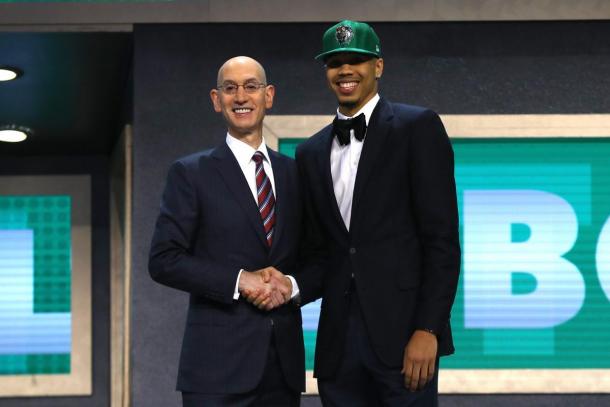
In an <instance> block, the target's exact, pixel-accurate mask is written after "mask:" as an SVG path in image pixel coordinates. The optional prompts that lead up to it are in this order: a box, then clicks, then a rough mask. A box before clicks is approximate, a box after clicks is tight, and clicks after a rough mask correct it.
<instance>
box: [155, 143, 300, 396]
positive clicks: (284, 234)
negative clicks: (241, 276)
mask: <svg viewBox="0 0 610 407" xmlns="http://www.w3.org/2000/svg"><path fill="white" fill-rule="evenodd" d="M268 151H269V156H270V159H271V165H272V167H273V174H274V179H275V188H276V190H275V195H276V206H275V210H276V224H275V232H274V233H275V236H274V240H273V244H272V246H271V248H269V247H268V245H267V242H266V239H265V233H264V230H263V225H262V221H261V218H260V214H259V211H258V206H257V204H256V202H255V201H254V198H253V196H252V192H251V190H250V189H249V187H248V184H247V181H246V178H245V177H244V174H243V172H242V171H241V169H240V167H239V164H238V163H237V160H236V159H235V157H234V155H233V153H232V152H231V150H230V149H229V147H228V146H227V145H226V143H224V142H223V143H222V145H220V146H219V147H217V148H214V149H211V150H207V151H203V152H200V153H196V154H193V155H190V156H187V157H185V158H182V159H179V160H178V161H176V162H175V163H173V165H172V166H171V168H170V170H169V174H168V177H167V184H166V187H165V191H164V193H163V198H162V202H161V211H160V214H159V217H158V219H157V223H156V227H155V231H154V235H153V239H152V245H151V250H150V258H149V271H150V274H151V276H152V278H153V279H154V280H155V281H157V282H159V283H161V284H164V285H167V286H170V287H173V288H177V289H179V290H183V291H186V292H188V293H189V294H190V301H189V308H188V316H187V321H186V328H185V331H184V338H183V343H182V352H181V356H180V366H179V373H178V384H177V388H178V390H181V391H187V392H197V393H223V394H232V393H244V392H247V391H250V390H253V389H254V388H255V387H256V385H257V384H258V383H259V382H260V380H261V378H262V375H263V371H264V367H265V363H266V361H267V351H268V349H269V344H270V338H271V333H272V331H273V333H274V338H275V343H276V347H277V352H278V356H279V359H280V364H281V366H282V370H283V372H284V375H285V377H286V381H287V383H288V385H289V386H290V387H291V388H293V389H294V390H297V391H302V390H304V384H305V377H304V349H303V333H302V329H301V312H300V310H299V309H298V307H295V306H294V305H292V304H291V303H289V304H287V305H284V306H281V307H279V308H277V309H275V310H273V311H271V312H265V311H260V310H258V309H257V308H256V307H254V306H253V305H251V304H249V303H248V302H247V301H246V300H245V299H244V298H243V297H240V298H239V300H234V299H233V294H234V289H235V283H236V281H237V275H238V273H239V270H240V269H242V268H243V269H245V270H249V271H253V270H257V269H260V268H263V267H266V266H275V267H276V268H277V269H278V270H280V271H282V272H284V273H287V274H288V273H292V272H293V271H294V266H295V262H296V256H297V248H298V236H299V233H300V224H301V215H300V214H301V211H300V198H299V189H298V179H297V170H296V166H295V163H294V161H293V160H292V159H290V158H288V157H285V156H281V155H280V154H278V153H276V152H275V151H272V150H268Z"/></svg>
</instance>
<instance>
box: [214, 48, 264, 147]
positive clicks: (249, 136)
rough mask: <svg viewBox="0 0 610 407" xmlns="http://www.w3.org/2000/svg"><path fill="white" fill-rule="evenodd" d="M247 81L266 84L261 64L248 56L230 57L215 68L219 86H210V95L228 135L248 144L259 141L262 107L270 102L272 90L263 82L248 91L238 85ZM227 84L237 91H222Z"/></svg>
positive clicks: (262, 116) (262, 115)
mask: <svg viewBox="0 0 610 407" xmlns="http://www.w3.org/2000/svg"><path fill="white" fill-rule="evenodd" d="M247 84H266V76H265V71H264V69H263V67H262V66H261V65H260V64H259V63H258V62H257V61H256V60H254V59H252V58H249V57H235V58H231V59H229V60H228V61H227V62H225V63H224V65H223V66H222V67H221V68H220V70H219V71H218V87H220V88H221V89H212V90H211V91H210V97H211V98H212V103H213V105H214V110H215V111H216V112H218V113H222V115H223V117H224V119H225V121H226V123H227V126H228V128H229V134H231V136H233V137H235V138H237V139H240V140H243V141H245V142H248V143H250V141H256V140H259V141H258V143H259V144H260V139H261V138H262V129H263V118H264V117H265V110H266V109H269V108H271V106H272V105H273V96H274V94H275V89H274V88H273V86H272V85H267V86H264V87H260V88H258V89H256V91H255V92H253V93H248V92H246V89H245V88H244V86H242V85H247ZM227 85H238V87H237V92H236V93H235V94H233V95H230V94H228V93H227V92H226V91H225V90H223V88H224V87H226V86H227Z"/></svg>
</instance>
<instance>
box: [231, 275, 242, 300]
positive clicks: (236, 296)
mask: <svg viewBox="0 0 610 407" xmlns="http://www.w3.org/2000/svg"><path fill="white" fill-rule="evenodd" d="M242 271H244V269H240V270H239V273H238V274H237V281H236V282H235V291H233V299H234V300H239V278H240V277H241V272H242Z"/></svg>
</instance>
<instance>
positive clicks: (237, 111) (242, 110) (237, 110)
mask: <svg viewBox="0 0 610 407" xmlns="http://www.w3.org/2000/svg"><path fill="white" fill-rule="evenodd" d="M233 111H234V112H235V113H249V112H251V111H252V109H247V108H241V109H233Z"/></svg>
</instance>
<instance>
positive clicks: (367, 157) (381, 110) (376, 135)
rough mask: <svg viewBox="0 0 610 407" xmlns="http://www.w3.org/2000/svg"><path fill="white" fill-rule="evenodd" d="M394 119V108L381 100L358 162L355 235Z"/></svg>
mask: <svg viewBox="0 0 610 407" xmlns="http://www.w3.org/2000/svg"><path fill="white" fill-rule="evenodd" d="M392 117H393V112H392V107H391V106H390V104H389V103H388V102H387V101H386V100H385V99H383V98H381V99H380V100H379V102H378V103H377V106H376V107H375V109H374V110H373V114H372V115H371V119H370V120H369V126H368V128H367V131H366V137H365V139H364V145H363V146H362V153H361V154H360V161H359V162H358V172H357V173H356V181H355V184H354V196H353V198H352V220H351V222H350V225H351V227H350V231H351V233H354V228H356V227H357V225H358V222H357V221H358V219H359V216H360V212H359V211H360V207H361V204H362V201H363V199H365V197H366V196H365V186H366V183H367V182H368V180H369V178H370V176H371V173H372V172H373V169H374V166H375V164H376V163H379V156H380V155H381V153H382V151H383V147H384V145H385V142H386V140H387V137H388V134H389V131H390V120H391V119H392Z"/></svg>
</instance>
